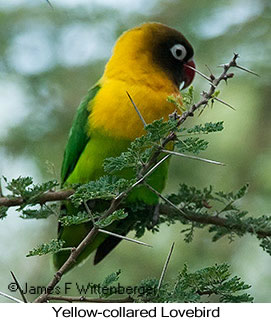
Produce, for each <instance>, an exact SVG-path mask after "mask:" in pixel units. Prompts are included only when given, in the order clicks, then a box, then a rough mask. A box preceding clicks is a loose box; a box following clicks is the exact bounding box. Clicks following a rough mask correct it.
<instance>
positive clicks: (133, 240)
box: [98, 229, 152, 248]
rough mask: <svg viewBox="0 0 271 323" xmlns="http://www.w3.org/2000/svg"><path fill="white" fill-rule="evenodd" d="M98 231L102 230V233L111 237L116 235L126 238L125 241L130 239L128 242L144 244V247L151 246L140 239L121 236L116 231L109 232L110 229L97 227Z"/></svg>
mask: <svg viewBox="0 0 271 323" xmlns="http://www.w3.org/2000/svg"><path fill="white" fill-rule="evenodd" d="M98 231H99V232H102V233H106V234H108V235H110V236H113V237H117V238H120V239H124V240H127V241H130V242H135V243H138V244H140V245H142V246H146V247H151V248H152V246H151V245H150V244H147V243H145V242H142V241H139V240H135V239H132V238H128V237H125V236H122V235H120V234H117V233H114V232H110V231H107V230H103V229H98Z"/></svg>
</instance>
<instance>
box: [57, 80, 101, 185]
mask: <svg viewBox="0 0 271 323" xmlns="http://www.w3.org/2000/svg"><path fill="white" fill-rule="evenodd" d="M100 88H101V86H100V85H99V84H96V85H95V86H94V87H92V88H91V89H90V90H89V91H88V94H87V95H86V97H85V98H84V99H83V100H82V102H81V103H80V105H79V107H78V110H77V113H76V115H75V118H74V120H73V124H72V128H71V131H70V134H69V140H68V143H67V146H66V149H65V152H64V159H63V163H62V169H61V182H62V184H64V183H65V181H66V180H67V178H68V177H69V176H70V174H71V173H72V171H73V170H74V168H75V166H76V163H77V161H78V159H79V157H80V156H81V154H82V152H83V151H84V149H85V147H86V145H87V143H88V141H89V139H90V138H89V136H88V116H89V110H88V105H89V102H90V101H91V100H92V99H93V98H94V97H95V95H96V94H97V92H98V91H99V89H100Z"/></svg>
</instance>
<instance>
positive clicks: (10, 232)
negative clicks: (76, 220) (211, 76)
mask: <svg viewBox="0 0 271 323" xmlns="http://www.w3.org/2000/svg"><path fill="white" fill-rule="evenodd" d="M51 3H52V5H53V9H52V8H51V7H50V6H49V5H48V4H47V2H46V1H45V0H12V1H6V0H0V174H1V175H5V176H6V177H8V179H11V178H15V177H17V176H19V175H22V176H27V175H29V176H32V177H33V178H34V180H35V182H41V181H45V180H48V179H52V178H55V177H57V178H59V173H60V167H61V162H62V156H63V151H64V147H65V143H66V140H67V136H68V131H69V128H70V126H71V123H72V119H73V116H74V113H75V110H76V108H77V106H78V104H79V102H80V100H81V98H82V97H83V96H84V95H85V94H86V92H87V90H88V88H89V87H90V86H91V85H92V84H93V83H94V82H95V81H96V80H97V79H98V78H99V77H100V76H101V74H102V73H103V67H104V64H105V62H106V61H107V59H108V58H109V57H110V53H111V48H112V46H113V44H114V42H115V40H116V39H117V37H118V36H119V35H120V33H121V32H122V31H124V30H126V29H128V28H131V27H133V26H135V25H137V24H140V23H142V22H145V21H158V22H162V23H165V24H168V25H170V26H172V27H175V28H177V29H178V30H180V31H181V32H183V33H184V34H185V36H186V37H187V38H188V39H189V40H190V41H191V43H192V44H193V47H194V49H195V61H196V64H197V67H198V68H199V69H200V70H201V71H203V72H206V73H208V71H207V69H206V66H205V64H207V65H208V66H210V67H211V68H212V70H213V72H214V73H219V71H220V70H219V69H218V68H217V65H219V64H221V63H226V62H227V61H229V60H230V59H231V57H232V54H233V51H235V52H237V53H239V54H240V60H239V63H240V64H241V65H243V66H246V67H247V68H250V69H253V70H255V71H256V72H257V73H259V74H260V75H261V77H260V78H257V77H254V76H252V75H250V74H247V73H244V72H242V71H239V70H236V73H235V74H236V77H235V78H234V79H233V80H231V81H230V82H229V84H228V85H227V86H226V84H223V85H222V86H221V90H222V94H221V95H220V97H221V98H222V99H223V100H225V101H227V102H229V103H230V104H232V105H234V106H235V108H236V111H232V110H230V109H228V108H227V107H225V106H223V105H221V104H219V103H216V104H215V106H214V108H213V109H210V108H209V109H207V110H206V111H205V113H203V114H202V115H201V116H200V117H198V116H196V117H195V118H193V120H189V122H188V123H189V124H191V125H192V124H199V123H203V122H205V121H221V120H224V121H225V130H224V131H223V132H222V133H219V134H216V135H209V137H208V138H206V139H209V140H210V147H209V149H208V150H207V152H205V153H204V154H202V156H205V157H209V158H211V159H215V160H219V161H223V162H224V163H226V164H227V166H226V167H218V166H214V165H208V164H205V163H201V162H198V161H191V160H184V159H178V158H176V159H173V160H172V163H171V169H170V176H169V180H168V186H167V192H172V191H173V190H174V189H176V187H177V185H178V183H180V182H185V183H187V184H189V185H196V186H198V187H204V186H208V185H210V184H212V185H214V186H215V187H216V188H217V190H225V191H230V190H236V189H238V188H239V187H240V186H242V185H243V184H244V183H249V184H250V190H249V193H248V195H247V196H246V197H245V198H244V199H243V200H242V201H241V202H240V203H241V205H242V207H243V208H244V209H247V210H248V211H249V213H250V215H255V216H259V215H262V214H270V212H271V198H270V197H271V163H270V159H271V145H270V143H271V127H270V120H271V109H270V93H271V88H270V67H271V65H270V53H271V42H270V34H271V24H270V11H271V3H270V1H269V0H257V1H253V0H231V1H223V0H221V1H215V0H208V1H207V0H198V1H197V0H191V1H186V0H175V1H174V0H169V1H163V0H149V1H144V0H136V1H129V0H121V1H120V0H119V1H114V0H96V1H91V0H51ZM194 86H195V90H196V93H197V97H199V93H200V92H201V91H202V90H204V89H207V88H208V84H207V83H206V82H205V81H204V80H203V79H202V78H200V77H198V76H197V77H196V80H195V82H194ZM188 123H187V124H188ZM4 193H5V191H4ZM56 227H57V220H56V218H54V217H53V216H52V217H50V218H49V219H48V220H28V221H26V220H22V219H20V218H19V215H18V214H17V213H16V212H15V211H14V210H10V211H9V216H8V217H7V218H6V219H4V220H3V221H1V223H0V236H1V245H0V254H1V257H0V290H1V291H3V292H7V293H9V294H10V293H11V292H10V291H8V288H7V286H8V283H9V282H11V276H10V273H9V271H10V270H12V271H14V272H15V274H16V275H17V277H18V279H19V280H20V282H21V284H22V285H23V286H24V283H25V282H28V285H34V286H37V285H39V286H46V285H47V283H48V281H49V279H50V278H51V277H52V274H53V268H52V265H49V263H50V256H43V257H30V258H26V257H25V255H26V254H27V253H28V251H29V250H30V249H32V248H33V247H34V246H36V245H38V244H40V243H42V242H47V241H49V240H50V239H52V238H54V237H55V236H56ZM181 229H182V227H181V225H175V226H171V227H167V226H163V227H162V228H161V231H160V233H158V234H155V235H152V234H150V233H148V234H146V235H145V236H144V237H143V238H142V240H143V241H145V242H147V243H150V244H151V245H153V246H154V248H152V249H151V248H144V247H141V246H138V245H135V244H131V243H129V242H122V243H121V244H120V245H119V246H118V247H117V248H116V249H115V250H114V252H112V253H111V254H110V255H109V256H108V257H106V259H105V260H104V261H103V262H102V263H101V264H99V265H98V266H96V267H93V266H92V262H91V259H89V261H88V262H87V263H85V264H84V266H81V267H79V268H76V269H75V270H73V271H72V272H70V273H69V274H67V275H66V276H65V277H64V278H63V282H62V283H61V284H60V286H64V283H65V282H78V283H79V284H82V283H84V282H93V283H98V282H100V281H101V280H102V279H103V278H104V277H105V276H106V275H107V274H110V273H111V272H113V271H116V270H118V269H119V268H121V269H122V275H121V279H120V282H121V284H122V285H136V284H137V283H138V282H139V281H140V280H141V279H144V278H146V277H151V276H152V277H159V275H160V272H161V270H162V267H163V263H164V260H165V258H166V256H167V253H168V250H169V248H170V245H171V243H172V242H173V241H175V242H176V247H175V250H174V253H173V256H172V259H171V262H170V266H169V268H168V271H167V275H166V279H168V280H170V279H172V278H173V277H174V276H175V275H176V274H177V272H178V271H179V270H180V269H181V268H182V267H183V264H184V263H187V264H188V265H189V267H190V269H191V270H195V269H199V268H201V267H204V266H208V265H212V264H214V263H222V262H228V263H230V264H231V270H232V272H233V273H234V274H235V275H239V276H241V277H242V279H243V280H245V282H247V283H248V284H251V285H252V288H251V290H250V292H251V293H252V295H253V296H254V297H255V301H256V302H271V291H270V290H271V260H270V256H268V255H267V254H266V253H265V252H264V251H262V249H260V248H259V247H258V243H257V241H256V239H254V238H252V237H250V236H246V237H244V238H242V239H239V238H236V240H235V241H234V242H232V243H229V241H228V239H227V238H223V239H221V240H220V241H218V242H216V243H212V242H211V236H210V234H208V232H207V231H198V232H196V234H195V238H194V240H193V242H192V243H190V244H186V243H184V242H183V236H182V235H181V234H180V231H181ZM130 236H131V237H133V233H131V234H130ZM76 294H78V293H77V291H76V288H75V285H72V289H71V290H70V295H76ZM13 295H14V296H15V295H16V294H15V293H14V294H13ZM34 297H35V295H28V298H29V299H30V300H31V299H33V298H34ZM6 301H7V300H6V299H3V298H0V302H6Z"/></svg>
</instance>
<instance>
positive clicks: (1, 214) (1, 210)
mask: <svg viewBox="0 0 271 323" xmlns="http://www.w3.org/2000/svg"><path fill="white" fill-rule="evenodd" d="M7 211H8V207H6V206H0V219H1V220H3V219H4V218H5V217H6V216H7Z"/></svg>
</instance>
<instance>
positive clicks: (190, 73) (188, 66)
mask: <svg viewBox="0 0 271 323" xmlns="http://www.w3.org/2000/svg"><path fill="white" fill-rule="evenodd" d="M195 68H196V65H195V62H194V61H193V59H191V60H190V61H188V62H187V63H185V64H184V86H183V89H185V88H186V87H188V86H189V85H190V84H191V83H192V81H193V79H194V76H195V71H194V69H195Z"/></svg>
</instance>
